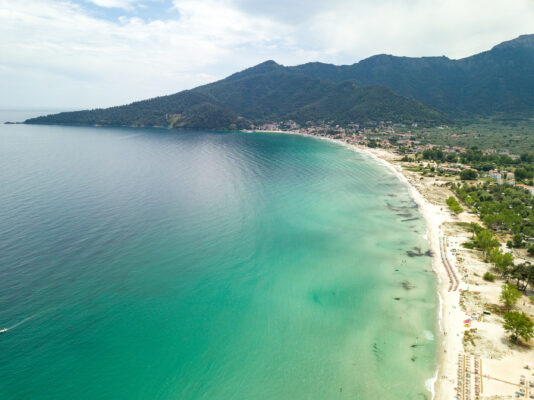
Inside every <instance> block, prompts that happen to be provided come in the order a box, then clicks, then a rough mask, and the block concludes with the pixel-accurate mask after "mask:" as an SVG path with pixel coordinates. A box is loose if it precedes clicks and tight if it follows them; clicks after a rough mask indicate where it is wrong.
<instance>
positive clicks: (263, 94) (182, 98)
mask: <svg viewBox="0 0 534 400" xmlns="http://www.w3.org/2000/svg"><path fill="white" fill-rule="evenodd" d="M288 119H292V120H295V121H297V122H300V123H305V122H312V123H316V122H322V121H325V120H327V121H334V122H336V123H346V122H356V123H361V124H365V123H368V122H376V121H395V122H407V123H411V122H419V123H422V124H428V125H435V124H439V123H443V122H447V121H448V119H447V117H445V116H444V115H443V114H441V113H439V112H437V111H435V110H433V109H431V108H430V107H428V106H426V105H424V104H421V103H419V102H417V101H415V100H413V99H409V98H406V97H403V96H399V95H398V94H396V93H394V92H393V91H392V90H390V89H387V88H384V87H376V86H372V87H359V86H357V85H356V84H354V83H353V82H347V83H342V84H338V83H333V82H328V81H324V80H318V79H314V78H310V77H308V76H306V75H304V74H301V73H299V72H295V71H292V70H290V69H289V68H286V67H284V66H282V65H279V64H277V63H275V62H274V61H267V62H264V63H262V64H259V65H257V66H255V67H252V68H249V69H246V70H244V71H241V72H239V73H236V74H233V75H231V76H229V77H228V78H226V79H223V80H220V81H218V82H214V83H211V84H209V85H205V86H201V87H198V88H196V89H193V90H186V91H183V92H180V93H177V94H174V95H170V96H163V97H157V98H154V99H150V100H145V101H138V102H135V103H132V104H128V105H124V106H119V107H111V108H106V109H97V110H87V111H75V112H65V113H59V114H53V115H47V116H43V117H38V118H32V119H29V120H27V121H26V123H29V124H69V125H104V126H165V127H173V128H199V129H241V128H247V127H249V126H251V124H253V123H254V124H258V123H265V122H276V121H281V120H288Z"/></svg>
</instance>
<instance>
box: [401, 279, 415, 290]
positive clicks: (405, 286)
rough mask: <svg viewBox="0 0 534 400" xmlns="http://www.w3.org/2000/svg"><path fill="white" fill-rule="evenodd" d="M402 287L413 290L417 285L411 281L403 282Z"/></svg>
mask: <svg viewBox="0 0 534 400" xmlns="http://www.w3.org/2000/svg"><path fill="white" fill-rule="evenodd" d="M401 285H402V287H403V288H404V289H405V290H412V289H413V288H414V287H415V285H414V284H413V283H412V282H410V281H402V283H401Z"/></svg>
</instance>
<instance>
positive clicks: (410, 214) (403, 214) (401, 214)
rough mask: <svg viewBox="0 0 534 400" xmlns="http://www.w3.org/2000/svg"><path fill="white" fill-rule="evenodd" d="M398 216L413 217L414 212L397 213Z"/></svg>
mask: <svg viewBox="0 0 534 400" xmlns="http://www.w3.org/2000/svg"><path fill="white" fill-rule="evenodd" d="M397 216H398V217H403V218H411V217H412V213H409V212H407V213H397Z"/></svg>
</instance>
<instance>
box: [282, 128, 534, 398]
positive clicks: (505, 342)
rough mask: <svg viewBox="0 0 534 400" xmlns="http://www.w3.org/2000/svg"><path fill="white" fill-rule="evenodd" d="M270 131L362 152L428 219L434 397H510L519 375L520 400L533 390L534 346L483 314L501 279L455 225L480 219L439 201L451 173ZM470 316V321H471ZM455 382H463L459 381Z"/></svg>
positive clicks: (528, 307) (523, 306)
mask: <svg viewBox="0 0 534 400" xmlns="http://www.w3.org/2000/svg"><path fill="white" fill-rule="evenodd" d="M276 133H286V134H293V135H295V134H296V135H303V136H312V137H316V138H319V139H323V140H328V141H331V142H333V143H337V144H340V145H343V146H345V147H347V148H349V149H352V150H354V151H358V152H360V153H363V154H366V155H368V156H369V157H372V158H373V159H374V160H376V161H377V162H379V163H381V164H383V165H385V166H386V167H387V168H389V169H390V170H391V171H392V172H393V173H394V174H395V175H396V176H397V177H398V178H399V179H400V180H401V181H402V182H404V183H405V184H406V185H407V186H408V189H409V192H410V194H411V196H412V197H413V199H414V201H415V202H416V203H417V205H418V206H419V211H420V212H421V214H422V216H423V217H424V219H425V221H426V225H427V239H428V241H429V245H430V249H431V250H432V254H433V258H432V265H433V269H434V271H435V273H436V277H437V281H438V285H437V288H438V292H437V296H438V297H439V305H440V307H439V316H438V321H437V323H438V326H439V337H438V338H437V339H436V340H438V341H439V343H438V354H437V371H436V373H435V377H434V379H433V382H430V381H429V382H428V384H427V387H428V389H429V390H430V391H431V392H432V394H433V398H434V399H436V400H445V399H464V400H465V399H477V398H480V399H512V398H516V397H517V396H516V392H517V393H519V392H520V390H521V387H522V386H521V376H524V377H525V379H526V382H525V385H524V386H526V393H525V396H526V397H519V398H531V397H530V395H534V388H530V392H529V391H528V390H529V388H528V386H529V382H532V383H534V374H533V371H532V369H525V365H526V364H527V363H530V364H532V363H533V362H534V346H532V343H529V344H527V345H516V344H513V343H511V342H510V340H509V338H508V336H507V335H506V332H505V331H504V329H503V328H502V322H503V320H502V317H501V316H499V315H496V314H493V313H491V315H484V314H483V311H485V310H486V309H487V308H491V306H492V305H498V304H499V295H500V291H501V285H502V284H503V282H502V281H501V282H499V280H496V281H495V282H487V281H485V280H483V279H482V275H483V274H484V272H486V271H488V270H489V269H490V265H489V264H487V263H485V262H484V260H482V257H481V254H480V252H479V251H476V250H468V249H465V248H463V247H462V243H464V242H466V241H468V240H469V238H470V234H469V233H468V232H466V231H465V229H464V228H460V227H459V225H458V222H478V223H480V221H479V219H478V216H477V215H475V214H473V213H470V212H465V211H464V212H462V213H461V214H460V215H455V214H453V213H452V212H450V210H449V209H448V207H447V205H446V203H445V200H446V199H447V198H448V197H449V196H453V195H454V194H453V193H452V191H451V190H450V189H449V188H448V187H447V186H446V184H447V183H449V182H451V178H444V177H422V176H421V175H420V174H418V173H416V172H411V171H409V170H407V169H405V168H403V166H402V164H401V163H400V162H399V159H400V156H399V155H397V154H394V153H393V152H391V151H388V150H384V149H371V148H368V147H364V146H359V145H353V144H349V143H346V142H344V141H341V140H335V139H332V138H326V137H321V136H313V135H308V134H303V133H295V132H276ZM519 303H520V304H518V306H517V307H518V309H519V310H520V311H524V312H526V313H527V314H529V315H530V316H531V318H532V317H533V315H534V306H533V305H532V303H531V302H529V300H528V299H527V298H526V297H523V299H521V300H520V302H519ZM472 315H475V316H476V318H474V319H473V318H471V317H472ZM482 316H483V317H482ZM466 319H470V320H471V321H470V322H469V324H466V323H465V322H464V321H465V320H466ZM466 332H467V334H466ZM531 342H532V341H531ZM459 380H460V381H461V382H463V384H461V385H459V384H458V381H459ZM532 398H534V397H532Z"/></svg>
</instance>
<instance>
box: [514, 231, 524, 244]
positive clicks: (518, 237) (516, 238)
mask: <svg viewBox="0 0 534 400" xmlns="http://www.w3.org/2000/svg"><path fill="white" fill-rule="evenodd" d="M522 244H523V236H521V234H520V233H518V234H517V235H514V246H515V247H521V245H522Z"/></svg>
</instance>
